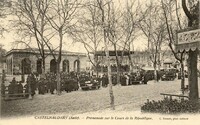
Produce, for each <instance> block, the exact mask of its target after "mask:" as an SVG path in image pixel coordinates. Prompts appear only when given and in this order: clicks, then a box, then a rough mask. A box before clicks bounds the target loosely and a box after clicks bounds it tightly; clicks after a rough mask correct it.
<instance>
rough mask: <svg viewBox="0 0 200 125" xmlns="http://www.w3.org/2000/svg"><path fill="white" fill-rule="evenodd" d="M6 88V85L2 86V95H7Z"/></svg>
mask: <svg viewBox="0 0 200 125" xmlns="http://www.w3.org/2000/svg"><path fill="white" fill-rule="evenodd" d="M5 90H6V86H5V84H4V83H2V84H1V95H5V93H6V91H5Z"/></svg>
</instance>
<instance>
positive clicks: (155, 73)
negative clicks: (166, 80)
mask: <svg viewBox="0 0 200 125" xmlns="http://www.w3.org/2000/svg"><path fill="white" fill-rule="evenodd" d="M153 68H154V81H155V82H157V78H158V77H157V75H158V74H157V69H156V63H154V64H153Z"/></svg>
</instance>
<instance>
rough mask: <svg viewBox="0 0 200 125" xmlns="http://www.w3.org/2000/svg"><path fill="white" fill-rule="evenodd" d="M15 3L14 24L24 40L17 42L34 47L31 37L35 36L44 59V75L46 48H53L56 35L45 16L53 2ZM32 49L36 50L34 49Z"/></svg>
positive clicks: (23, 0) (26, 1)
mask: <svg viewBox="0 0 200 125" xmlns="http://www.w3.org/2000/svg"><path fill="white" fill-rule="evenodd" d="M14 4H15V6H13V12H14V14H15V16H17V18H16V19H15V20H14V21H13V25H14V26H15V27H16V29H17V33H18V34H19V35H21V36H22V40H18V41H16V42H15V43H17V44H20V43H22V44H25V45H26V46H27V47H28V48H33V47H32V46H31V44H33V43H32V41H30V38H31V37H34V38H35V41H34V42H36V44H37V47H38V50H39V54H40V56H37V57H38V59H41V61H42V75H43V76H44V73H45V58H46V56H47V55H45V48H49V49H51V44H50V40H51V38H53V36H54V35H55V32H51V31H50V30H49V25H48V21H47V19H46V17H45V14H46V13H48V12H49V9H50V8H49V6H50V4H51V2H50V1H49V0H21V1H18V2H16V3H14ZM27 39H28V40H27ZM31 50H33V51H34V49H31ZM54 58H55V56H54Z"/></svg>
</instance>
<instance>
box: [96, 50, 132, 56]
mask: <svg viewBox="0 0 200 125" xmlns="http://www.w3.org/2000/svg"><path fill="white" fill-rule="evenodd" d="M133 53H134V52H133V51H130V53H129V51H122V50H117V55H118V56H122V54H123V55H124V56H127V55H129V54H133ZM105 55H106V54H105V51H97V52H96V53H95V56H105ZM115 55H116V52H115V51H114V50H110V51H109V56H115Z"/></svg>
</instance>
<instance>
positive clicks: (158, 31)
mask: <svg viewBox="0 0 200 125" xmlns="http://www.w3.org/2000/svg"><path fill="white" fill-rule="evenodd" d="M146 12H149V13H147V15H146V17H145V18H144V20H142V21H141V22H140V24H139V25H138V26H139V27H140V29H141V30H142V32H143V33H144V35H145V36H146V37H147V39H148V52H149V58H150V60H151V62H152V63H153V67H154V78H155V80H157V78H158V76H157V75H158V74H157V70H160V66H161V61H160V53H161V47H162V44H163V43H164V41H165V40H166V26H165V25H164V22H163V21H162V20H163V19H164V18H163V16H162V15H161V8H160V6H159V5H156V4H155V5H154V4H153V3H152V2H151V3H150V5H149V6H147V10H146ZM141 14H142V15H144V12H142V11H141Z"/></svg>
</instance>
